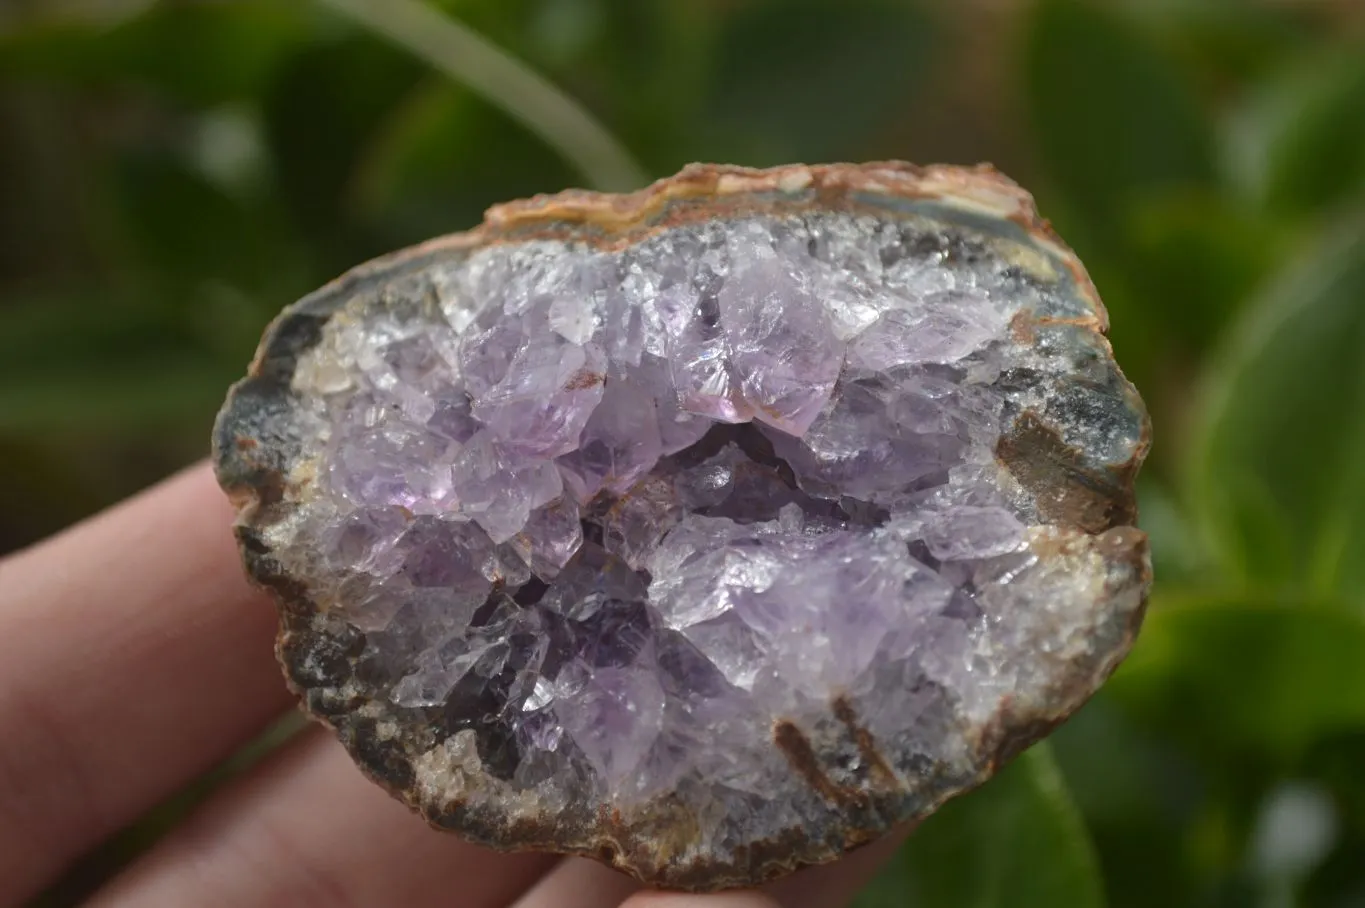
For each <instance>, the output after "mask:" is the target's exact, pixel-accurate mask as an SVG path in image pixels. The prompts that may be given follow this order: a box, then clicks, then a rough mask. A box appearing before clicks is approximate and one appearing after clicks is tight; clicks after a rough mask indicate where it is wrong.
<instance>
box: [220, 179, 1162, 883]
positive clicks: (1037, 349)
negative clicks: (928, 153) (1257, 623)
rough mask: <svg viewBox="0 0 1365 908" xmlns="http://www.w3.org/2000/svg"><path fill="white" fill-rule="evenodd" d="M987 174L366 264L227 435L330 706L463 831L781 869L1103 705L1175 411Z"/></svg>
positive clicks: (248, 552) (617, 208)
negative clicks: (1158, 462) (1162, 404)
mask: <svg viewBox="0 0 1365 908" xmlns="http://www.w3.org/2000/svg"><path fill="white" fill-rule="evenodd" d="M1104 327H1105V325H1104V315H1103V310H1102V308H1101V307H1100V305H1099V302H1098V300H1097V298H1096V297H1095V295H1094V291H1093V288H1092V287H1091V285H1090V283H1089V281H1088V279H1087V278H1086V277H1085V272H1084V270H1083V269H1082V268H1081V266H1080V264H1079V262H1077V261H1076V260H1075V258H1074V257H1073V256H1071V254H1070V253H1069V252H1068V251H1067V250H1066V249H1065V247H1064V246H1062V245H1061V244H1060V242H1059V241H1058V240H1057V239H1056V238H1055V237H1054V236H1053V235H1052V234H1051V233H1050V232H1049V231H1048V230H1047V229H1046V227H1045V226H1044V225H1043V224H1042V223H1041V222H1040V221H1038V220H1037V217H1036V215H1035V214H1034V213H1033V210H1032V206H1031V202H1030V201H1029V200H1028V197H1027V196H1026V195H1024V194H1023V193H1022V192H1021V191H1020V190H1019V189H1018V188H1017V187H1014V186H1013V184H1011V183H1009V182H1008V181H1006V180H1004V179H1003V178H1001V177H999V176H998V175H995V174H994V173H993V172H990V171H988V170H976V171H964V170H957V169H953V168H931V169H927V170H921V169H917V168H913V167H910V166H909V165H895V164H878V165H864V166H833V167H825V168H807V167H801V166H796V167H789V168H781V169H778V170H773V171H748V170H742V169H739V168H719V167H699V168H692V169H689V170H687V171H684V173H683V174H680V175H679V176H678V177H676V178H674V179H672V180H669V181H665V182H663V183H661V184H658V185H657V186H655V187H653V188H651V189H650V190H646V191H645V192H642V193H639V194H637V195H635V196H628V197H620V198H615V197H606V196H594V195H590V194H585V193H566V194H565V195H563V196H559V197H554V198H550V199H541V200H535V201H532V202H528V203H520V204H514V205H510V206H504V207H502V208H499V209H495V210H494V211H493V212H491V213H490V217H489V221H488V222H487V223H486V224H485V225H484V227H482V228H480V229H479V230H476V231H473V232H471V233H468V234H463V235H460V236H456V237H452V238H449V239H445V240H437V241H434V242H432V243H429V244H427V245H425V246H421V247H417V248H415V249H413V250H408V251H406V252H402V253H398V254H396V255H394V256H391V257H389V258H387V259H383V260H380V261H378V262H376V263H373V264H371V265H368V266H364V267H362V268H360V269H357V270H356V271H354V272H352V273H351V274H349V275H347V276H346V277H344V278H342V279H341V280H340V281H338V282H336V283H334V284H332V285H330V286H329V287H326V288H324V289H323V290H321V291H319V292H318V293H317V294H314V295H313V296H310V297H308V298H307V299H305V300H303V301H302V302H300V303H299V304H297V305H296V306H294V307H293V308H291V309H290V310H288V311H287V312H286V314H285V315H284V316H283V317H282V318H281V319H280V320H279V321H278V322H277V323H276V324H275V325H274V326H273V327H272V329H271V331H270V332H269V333H268V335H267V338H266V341H265V343H264V345H263V347H262V350H261V353H260V354H259V356H258V358H257V361H256V363H255V364H254V366H253V369H252V373H251V376H250V377H249V378H247V379H246V380H245V381H244V382H242V383H241V384H239V385H238V386H237V387H236V388H235V389H234V391H233V392H232V394H231V396H230V398H229V401H228V404H227V406H226V407H225V409H224V412H223V414H222V416H221V417H220V420H219V426H218V430H217V432H218V434H217V438H216V446H217V460H218V468H219V476H220V479H221V481H222V483H223V485H224V488H225V489H227V490H228V492H229V493H230V494H231V495H232V496H233V497H234V500H235V501H237V502H238V504H239V507H240V512H241V514H240V520H239V526H238V532H239V535H240V538H241V540H242V545H243V551H244V553H245V557H246V560H247V563H248V566H249V568H250V570H251V572H252V574H253V576H254V577H256V579H258V580H259V581H261V582H262V583H264V584H265V585H266V586H268V587H270V588H271V589H273V590H274V591H275V592H276V593H277V594H278V597H279V599H280V602H281V614H282V622H283V626H282V632H281V638H280V646H279V651H280V656H281V659H282V661H283V663H284V666H285V669H286V673H287V675H288V677H289V680H290V682H291V684H292V685H293V687H294V688H295V689H296V690H297V691H298V693H299V694H300V696H301V697H302V698H303V699H304V702H305V704H306V705H307V708H308V709H309V710H310V711H311V712H312V713H313V714H315V715H316V716H318V717H320V718H322V719H324V720H325V721H327V722H328V723H330V724H331V725H332V726H334V727H335V728H336V730H337V732H338V734H339V736H340V738H341V740H342V741H343V743H344V744H345V745H346V746H347V747H348V748H349V749H350V751H351V752H352V754H353V755H354V756H355V758H356V760H357V761H358V762H359V763H360V764H361V766H362V767H363V768H364V769H365V771H366V772H367V773H369V774H370V775H371V776H372V777H374V778H375V779H376V780H377V781H379V782H380V783H381V784H383V785H384V786H386V787H387V788H388V789H390V790H391V791H393V792H394V793H396V794H397V795H399V796H400V797H402V798H403V799H404V800H406V801H407V802H408V803H410V804H411V805H412V806H413V807H414V808H416V809H417V810H419V811H420V812H421V813H422V814H423V815H424V816H425V817H426V818H427V819H428V820H429V821H430V822H432V823H433V824H435V825H437V826H440V827H444V828H449V829H452V830H455V831H457V832H459V833H462V834H463V835H465V836H467V837H469V838H471V839H473V840H475V841H479V842H483V843H486V844H489V845H492V846H495V847H501V848H538V849H547V850H555V851H563V852H573V853H582V854H590V855H594V856H597V857H600V858H601V859H603V860H606V861H609V862H611V863H613V864H615V865H616V866H618V867H621V868H622V869H625V870H627V871H629V872H631V873H634V874H635V875H637V876H639V877H640V878H641V879H644V880H646V881H648V882H652V883H656V884H660V885H666V886H673V887H682V888H691V889H714V888H721V887H725V886H733V885H746V884H752V883H755V882H758V881H761V880H763V879H766V878H769V877H772V876H774V875H776V874H780V873H783V872H785V871H787V870H790V869H792V868H794V867H796V866H800V865H802V864H809V863H816V862H820V861H825V860H829V859H831V858H833V857H835V856H837V855H838V854H840V853H841V852H843V851H844V850H846V849H848V848H851V847H855V846H856V845H858V844H860V843H862V842H865V841H868V840H870V839H872V838H875V837H876V836H878V835H880V834H882V833H884V832H886V831H887V830H889V829H890V828H892V827H893V826H895V825H896V824H898V823H901V822H904V821H907V820H910V819H913V818H917V817H921V816H924V815H925V814H927V813H929V812H930V811H932V810H933V809H934V808H935V807H937V806H938V805H939V804H940V803H942V802H943V801H944V800H945V799H946V798H948V797H950V796H952V795H954V794H956V793H958V792H961V791H963V790H966V789H968V788H970V787H972V786H974V785H976V784H978V783H979V782H981V781H982V780H984V779H985V778H987V777H989V775H990V774H991V773H992V772H994V770H995V769H996V768H997V767H998V766H999V765H1000V763H1001V762H1002V761H1004V760H1007V759H1008V758H1009V757H1010V756H1012V755H1013V754H1014V753H1016V752H1018V751H1019V750H1020V749H1021V748H1023V747H1025V746H1027V745H1028V744H1029V743H1031V742H1032V741H1033V740H1035V739H1036V738H1038V737H1039V736H1041V735H1042V734H1044V733H1045V732H1046V730H1047V729H1048V728H1050V727H1052V726H1053V725H1055V724H1056V723H1058V722H1060V721H1062V720H1063V719H1065V718H1066V716H1067V715H1069V714H1070V713H1071V712H1072V711H1073V710H1075V709H1076V708H1077V707H1078V706H1079V705H1080V704H1081V703H1082V702H1084V700H1085V699H1086V698H1087V697H1088V696H1089V695H1090V694H1091V693H1093V691H1094V690H1095V688H1096V687H1097V686H1098V685H1099V684H1100V683H1102V681H1103V680H1104V678H1105V677H1107V675H1108V673H1109V672H1110V671H1112V670H1113V668H1114V667H1115V666H1116V665H1117V664H1118V662H1119V660H1120V659H1121V658H1122V657H1123V655H1124V654H1125V653H1126V651H1127V648H1128V646H1129V645H1130V643H1131V640H1132V637H1133V634H1134V633H1135V632H1136V628H1137V626H1138V623H1139V621H1140V617H1141V613H1142V605H1143V602H1144V599H1145V594H1146V589H1147V585H1148V583H1149V579H1150V578H1149V570H1148V568H1147V561H1146V547H1145V539H1144V537H1143V536H1142V534H1141V533H1140V532H1138V531H1137V530H1136V529H1134V528H1133V526H1132V524H1133V522H1134V519H1135V514H1134V507H1133V496H1132V481H1133V478H1134V474H1135V473H1136V470H1137V467H1138V465H1139V463H1140V461H1141V459H1142V457H1143V455H1144V454H1145V451H1146V447H1147V424H1146V417H1145V415H1144V413H1143V410H1142V405H1141V402H1140V401H1139V400H1138V398H1137V396H1136V394H1135V392H1134V391H1133V389H1132V387H1131V386H1130V385H1129V384H1128V383H1127V382H1126V381H1125V380H1124V379H1123V377H1122V375H1121V374H1120V372H1119V371H1118V369H1117V367H1116V366H1115V365H1114V363H1113V361H1112V358H1111V356H1110V352H1109V347H1108V344H1107V343H1106V341H1105V340H1104V338H1103V335H1102V331H1103V329H1104Z"/></svg>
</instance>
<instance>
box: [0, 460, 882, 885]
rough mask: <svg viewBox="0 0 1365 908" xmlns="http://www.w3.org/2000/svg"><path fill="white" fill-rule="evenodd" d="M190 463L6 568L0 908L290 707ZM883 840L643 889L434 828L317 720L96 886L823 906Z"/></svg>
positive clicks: (207, 484) (256, 608)
mask: <svg viewBox="0 0 1365 908" xmlns="http://www.w3.org/2000/svg"><path fill="white" fill-rule="evenodd" d="M231 519H232V513H231V508H230V507H229V506H228V504H227V502H226V501H225V500H224V499H223V496H222V493H221V492H220V491H219V490H218V487H217V485H216V484H215V483H214V481H213V477H212V475H211V474H210V473H209V470H208V469H207V467H204V466H202V465H201V466H197V467H193V468H191V469H190V470H187V471H186V472H184V473H182V474H180V475H178V476H176V477H174V478H172V479H169V480H167V481H166V482H164V483H162V484H161V485H159V486H157V487H155V488H153V489H151V490H150V491H148V492H145V493H143V494H141V495H139V496H137V497H135V498H133V499H131V500H129V501H127V502H125V503H123V504H121V505H119V506H117V507H115V508H113V509H111V510H110V511H108V512H106V513H104V514H101V515H99V516H97V517H95V518H93V519H91V520H89V521H87V522H85V523H83V524H80V525H78V526H76V527H74V528H73V529H71V530H68V531H67V532H65V533H63V534H61V535H59V536H57V537H56V538H54V539H52V540H49V541H48V542H45V543H43V544H41V545H38V546H36V547H34V548H32V549H29V550H27V551H24V552H20V553H18V554H16V555H13V556H11V557H9V558H8V559H5V560H4V561H0V908H11V906H17V905H18V904H20V903H21V902H22V901H23V900H24V899H25V898H27V897H29V896H31V895H33V894H34V893H35V892H37V891H38V890H40V889H41V888H42V887H43V886H44V885H45V884H47V883H48V882H50V881H51V880H52V879H54V878H55V877H57V876H58V875H59V874H60V873H61V872H62V869H63V867H65V866H66V865H67V864H69V863H70V862H71V861H73V860H74V859H76V858H78V857H79V856H80V855H81V854H82V853H83V852H84V851H85V850H87V849H88V848H90V847H92V846H93V845H95V844H97V843H98V842H99V841H100V840H102V839H103V838H105V837H107V836H109V835H110V834H112V833H114V832H116V831H117V830H119V829H120V828H121V827H123V826H125V825H126V824H128V823H129V822H131V821H133V820H134V819H136V818H137V817H138V816H139V815H140V814H141V813H143V812H144V811H146V810H147V809H148V808H150V807H151V806H153V805H155V804H156V803H157V802H158V801H160V800H161V799H163V798H165V797H166V796H168V795H170V794H171V793H173V792H174V791H176V790H177V789H178V788H180V787H181V786H183V785H185V784H186V783H187V782H189V781H190V780H191V779H193V778H195V777H196V776H198V775H200V774H201V773H203V772H204V771H206V770H207V769H209V768H211V767H212V766H214V765H215V764H216V763H218V762H219V761H221V760H222V759H224V758H225V757H227V756H228V755H229V754H231V753H232V752H233V751H234V750H236V749H237V748H238V747H240V746H241V745H242V744H243V743H245V742H246V741H248V740H250V739H251V738H253V737H254V736H255V735H257V734H258V733H259V732H261V731H262V730H263V729H264V728H266V727H267V726H268V725H269V724H270V723H271V722H272V721H273V720H275V719H276V718H277V717H279V716H280V715H281V714H282V713H283V712H285V711H286V710H288V709H289V708H290V704H291V702H292V697H291V695H290V694H289V692H288V691H287V690H286V689H285V686H284V682H283V680H282V678H281V675H280V672H279V669H278V668H277V667H276V665H275V661H274V658H273V646H272V642H271V641H272V639H273V637H274V633H275V614H274V609H273V608H272V607H271V605H270V603H269V601H268V600H267V598H266V597H265V596H264V594H262V593H260V592H259V591H256V590H254V589H252V588H251V587H250V586H249V585H248V584H247V582H246V580H245V579H244V576H243V573H242V570H241V566H240V563H239V561H238V556H237V551H236V546H235V544H234V542H233V540H232V535H231V533H230V532H229V531H228V527H229V524H230V522H231ZM899 838H900V837H898V836H892V837H889V838H888V839H886V840H883V841H881V842H878V843H875V844H873V845H869V846H868V847H866V848H863V849H861V850H859V851H856V852H854V853H852V854H850V855H849V856H848V857H847V858H845V859H843V860H841V861H838V862H837V863H835V864H830V865H827V866H824V867H816V868H811V869H809V870H804V871H801V872H800V873H797V874H794V875H792V876H790V877H787V878H785V879H783V880H779V881H778V882H776V883H774V884H772V885H771V886H769V887H766V890H765V892H763V893H759V892H731V893H722V894H717V895H708V896H694V895H684V894H677V893H659V892H650V891H642V889H641V887H640V886H639V884H638V883H636V882H634V881H633V880H631V879H629V878H627V877H625V876H623V875H621V874H619V873H617V872H615V871H613V870H610V869H608V868H606V867H604V866H602V865H599V864H597V863H595V862H592V861H588V860H585V859H581V858H560V857H556V856H553V855H543V854H499V853H494V852H490V851H487V850H485V849H482V848H479V847H476V846H474V845H470V844H468V843H465V842H462V841H460V840H459V839H457V838H456V837H455V836H452V835H450V834H449V833H439V832H435V831H433V830H431V829H429V828H428V827H427V826H426V825H425V824H424V823H423V822H422V821H421V820H420V819H419V818H418V817H416V816H415V815H413V814H411V813H410V812H409V811H408V810H406V809H405V808H404V807H403V806H402V805H400V804H399V803H398V802H397V801H394V800H393V799H391V798H390V797H388V796H387V795H386V794H384V792H382V791H381V790H380V789H379V788H378V787H377V786H375V785H373V784H372V783H370V782H368V781H366V780H365V779H364V778H363V777H362V776H361V774H360V772H359V770H357V769H356V768H355V766H354V765H353V764H352V763H351V761H350V759H349V758H348V757H347V756H346V754H345V753H344V752H343V751H342V749H341V747H340V745H338V744H337V743H336V741H334V740H333V739H332V738H331V737H330V735H329V734H327V733H326V732H325V731H324V730H322V729H318V728H310V729H309V730H308V731H306V732H304V733H302V734H301V735H299V736H298V737H297V738H295V739H294V740H291V741H290V742H289V743H288V744H287V745H285V746H284V747H283V748H282V749H280V750H279V751H278V752H277V753H275V754H273V755H272V756H271V757H270V758H269V759H267V760H266V761H264V762H263V763H262V764H261V765H259V766H257V767H255V768H253V769H252V770H250V771H249V772H248V773H246V774H245V775H244V776H242V777H241V778H239V779H237V780H235V781H234V782H233V783H231V784H229V785H227V786H226V787H224V788H223V789H222V790H220V791H218V792H217V793H215V794H214V796H213V797H211V798H210V799H209V800H208V801H207V802H206V803H205V804H203V805H202V806H201V807H200V808H199V809H198V811H197V812H196V813H195V814H193V815H192V816H191V817H190V819H189V820H188V821H187V822H186V823H185V824H183V825H182V826H180V827H178V828H177V829H175V830H173V831H172V832H171V833H170V834H169V835H168V836H167V837H166V838H165V839H164V840H163V841H161V842H160V843H159V844H158V845H156V846H155V847H154V848H153V849H152V850H151V852H150V853H149V854H147V855H146V856H145V857H143V858H141V859H140V860H138V861H137V862H135V863H134V864H132V865H131V866H130V867H128V868H127V869H126V870H125V871H124V872H123V873H122V875H120V876H119V877H117V878H116V879H115V880H113V881H112V882H111V883H110V884H108V885H107V886H106V887H104V888H103V889H102V890H100V891H99V892H98V893H97V894H96V895H95V896H94V897H93V898H92V899H91V900H90V901H89V903H88V904H89V905H90V906H99V908H160V906H167V908H185V906H193V908H217V906H224V908H229V906H231V908H236V906H250V908H273V906H281V908H286V906H287V908H313V906H317V908H352V906H354V908H362V906H382V908H389V906H393V908H425V906H459V908H502V906H518V908H599V906H601V908H610V906H616V905H619V904H622V903H625V904H626V905H627V906H628V908H763V906H767V908H773V906H774V900H775V902H776V904H780V905H781V906H783V908H836V906H840V905H843V904H845V903H847V902H848V901H849V900H850V899H851V898H852V896H853V895H854V893H856V892H857V891H858V889H859V888H860V887H861V886H862V885H863V884H864V883H866V882H867V880H868V879H869V877H870V876H871V875H872V874H873V873H874V872H875V870H876V868H877V866H878V865H879V864H880V863H881V862H882V861H884V860H885V859H886V858H888V857H889V856H890V854H891V853H892V851H893V850H894V849H895V847H896V845H897V844H898V843H899Z"/></svg>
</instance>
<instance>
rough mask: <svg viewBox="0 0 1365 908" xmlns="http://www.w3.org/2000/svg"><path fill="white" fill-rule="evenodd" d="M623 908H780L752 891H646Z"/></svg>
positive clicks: (763, 893) (771, 898) (769, 898)
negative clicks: (692, 892)
mask: <svg viewBox="0 0 1365 908" xmlns="http://www.w3.org/2000/svg"><path fill="white" fill-rule="evenodd" d="M621 908H779V905H778V904H777V902H775V901H773V897H772V896H770V895H768V894H767V893H765V892H756V891H754V890H750V889H737V890H734V891H731V892H712V893H708V894H706V895H693V894H691V893H686V892H655V891H651V890H645V891H643V892H639V893H636V894H635V895H633V896H631V897H630V898H629V899H628V900H627V901H626V902H624V903H623V904H622V905H621Z"/></svg>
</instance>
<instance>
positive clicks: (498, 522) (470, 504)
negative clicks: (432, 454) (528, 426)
mask: <svg viewBox="0 0 1365 908" xmlns="http://www.w3.org/2000/svg"><path fill="white" fill-rule="evenodd" d="M452 469H453V472H454V475H455V476H456V480H455V486H454V488H455V495H456V497H457V499H458V501H459V505H460V511H461V513H463V514H466V515H468V516H469V517H471V518H473V519H474V520H475V521H476V522H478V524H479V525H480V526H482V527H483V529H484V530H485V531H486V532H487V533H488V535H489V536H491V537H492V538H493V539H494V540H495V541H498V542H502V541H504V540H507V539H511V538H512V537H513V536H515V535H516V534H517V533H519V532H520V531H521V529H522V527H524V526H525V525H526V521H527V519H528V518H529V517H530V515H531V509H532V508H536V507H539V506H540V505H542V504H545V503H546V502H549V501H552V500H554V499H555V498H557V497H558V496H559V494H560V492H561V491H562V490H563V480H562V479H561V478H560V475H559V472H558V471H557V470H556V469H555V467H554V464H553V463H552V462H551V461H548V460H539V461H537V460H525V459H522V458H520V457H518V455H517V453H516V451H515V449H513V448H512V447H511V446H509V445H507V444H506V443H504V442H502V441H500V440H499V439H498V438H497V437H495V436H494V435H493V433H492V432H491V431H490V430H487V429H485V430H482V431H480V432H478V433H477V434H475V435H474V436H473V437H472V438H471V439H470V440H469V442H468V443H467V444H466V445H464V447H463V448H461V449H460V452H459V454H458V455H457V456H456V457H455V460H454V465H453V467H452Z"/></svg>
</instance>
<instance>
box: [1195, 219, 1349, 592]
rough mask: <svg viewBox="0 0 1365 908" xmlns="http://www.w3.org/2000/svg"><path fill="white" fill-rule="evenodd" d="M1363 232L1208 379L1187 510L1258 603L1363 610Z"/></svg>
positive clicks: (1300, 271) (1240, 329)
mask: <svg viewBox="0 0 1365 908" xmlns="http://www.w3.org/2000/svg"><path fill="white" fill-rule="evenodd" d="M1362 300H1365V230H1362V229H1360V224H1359V223H1355V224H1350V225H1347V229H1345V230H1344V231H1343V232H1342V234H1341V235H1339V236H1336V237H1335V238H1331V239H1329V240H1328V241H1324V242H1323V243H1322V244H1321V245H1320V246H1319V248H1316V249H1314V250H1312V252H1311V254H1309V255H1308V256H1306V257H1305V258H1304V259H1303V260H1302V261H1300V262H1298V263H1296V264H1295V265H1294V266H1293V267H1291V268H1290V269H1288V270H1287V271H1286V272H1284V273H1283V274H1281V275H1280V276H1279V277H1278V279H1276V280H1275V281H1274V283H1273V285H1272V286H1271V287H1270V288H1269V289H1268V291H1267V292H1266V294H1265V295H1264V296H1263V297H1262V298H1261V299H1259V300H1258V301H1256V302H1255V303H1254V304H1253V305H1252V306H1251V308H1250V309H1248V311H1247V312H1246V313H1245V317H1244V318H1243V319H1242V320H1241V322H1240V323H1239V324H1237V325H1236V326H1235V330H1234V331H1233V332H1232V333H1231V335H1230V336H1229V339H1228V342H1227V344H1226V345H1225V347H1224V349H1223V350H1222V351H1221V355H1220V356H1219V357H1217V358H1216V359H1215V360H1214V361H1213V362H1212V363H1211V364H1210V366H1209V372H1208V378H1207V379H1206V384H1207V387H1208V390H1207V394H1206V398H1205V403H1204V406H1203V410H1202V412H1201V413H1200V414H1199V417H1200V420H1201V422H1200V423H1199V426H1200V437H1199V440H1198V442H1197V443H1196V445H1195V447H1194V456H1193V460H1192V464H1191V469H1190V478H1191V489H1192V493H1193V494H1192V503H1193V505H1194V510H1195V514H1196V517H1197V519H1198V520H1199V521H1200V523H1201V525H1202V527H1203V529H1204V531H1205V533H1206V534H1207V536H1208V538H1209V540H1210V542H1211V545H1212V548H1213V550H1214V552H1215V555H1216V557H1217V558H1218V559H1219V560H1220V562H1221V563H1222V564H1223V565H1224V567H1225V568H1226V569H1227V570H1228V571H1229V572H1231V573H1232V574H1233V576H1235V577H1239V578H1241V579H1242V580H1243V581H1244V582H1245V583H1246V584H1248V586H1251V587H1253V588H1255V589H1258V590H1265V589H1280V590H1290V591H1295V592H1298V593H1300V594H1304V593H1309V594H1312V595H1315V596H1319V597H1332V596H1338V595H1339V596H1340V597H1343V598H1347V599H1350V600H1353V601H1356V602H1365V305H1362Z"/></svg>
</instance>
